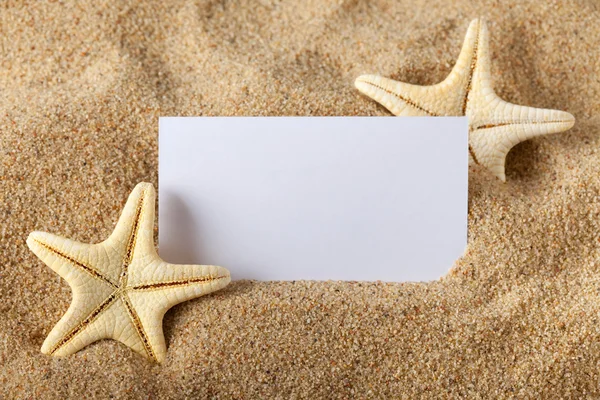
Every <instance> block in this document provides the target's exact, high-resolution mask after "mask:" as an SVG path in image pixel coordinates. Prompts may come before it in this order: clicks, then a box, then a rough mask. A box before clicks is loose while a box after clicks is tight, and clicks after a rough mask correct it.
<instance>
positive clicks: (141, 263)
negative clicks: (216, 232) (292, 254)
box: [27, 183, 230, 362]
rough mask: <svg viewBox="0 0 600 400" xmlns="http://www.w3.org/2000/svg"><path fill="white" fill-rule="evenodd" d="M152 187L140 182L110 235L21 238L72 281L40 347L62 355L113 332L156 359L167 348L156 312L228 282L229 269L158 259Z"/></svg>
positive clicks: (161, 313)
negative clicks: (96, 239)
mask: <svg viewBox="0 0 600 400" xmlns="http://www.w3.org/2000/svg"><path fill="white" fill-rule="evenodd" d="M154 204H155V194H154V188H153V187H152V185H151V184H149V183H140V184H138V185H137V186H136V187H135V189H134V190H133V192H132V193H131V195H130V196H129V199H128V200H127V204H125V208H124V209H123V213H122V214H121V217H120V218H119V222H118V223H117V226H116V228H115V230H114V231H113V233H112V234H111V235H110V237H109V238H108V239H107V240H105V241H104V242H102V243H98V244H86V243H79V242H75V241H73V240H69V239H65V238H62V237H60V236H55V235H52V234H50V233H45V232H32V233H31V234H30V235H29V237H28V238H27V245H28V246H29V248H30V249H31V251H33V252H34V253H35V254H36V255H37V256H38V257H39V258H40V259H41V260H42V261H43V262H44V263H46V265H48V266H49V267H50V268H52V269H53V270H54V271H55V272H56V273H58V274H59V275H60V276H61V277H62V278H63V279H65V280H66V281H67V282H68V283H69V285H70V286H71V290H72V292H73V301H72V303H71V306H70V307H69V309H68V310H67V312H66V314H65V315H64V316H63V317H62V319H61V320H60V321H59V322H58V323H57V324H56V326H55V327H54V328H53V329H52V331H51V332H50V334H49V335H48V337H47V338H46V340H45V341H44V344H43V346H42V352H43V353H46V354H51V355H55V356H65V355H69V354H72V353H75V352H76V351H78V350H80V349H82V348H83V347H85V346H87V345H88V344H90V343H93V342H95V341H97V340H99V339H104V338H112V339H115V340H118V341H120V342H122V343H124V344H125V345H127V346H129V347H131V348H132V349H134V350H135V351H137V352H138V353H140V354H142V355H144V356H146V357H148V358H149V359H151V360H153V361H157V362H162V361H163V360H164V358H165V354H166V351H167V350H166V346H165V339H164V336H163V330H162V319H163V316H164V314H165V312H166V311H167V310H168V309H169V308H171V307H172V306H174V305H175V304H177V303H181V302H183V301H186V300H190V299H193V298H196V297H199V296H202V295H204V294H207V293H211V292H214V291H215V290H218V289H221V288H222V287H224V286H226V285H227V284H228V283H229V281H230V276H229V271H227V270H226V269H225V268H222V267H216V266H212V265H211V266H208V265H177V264H169V263H167V262H165V261H163V260H162V259H161V258H160V257H159V256H158V254H157V253H156V249H155V248H154V229H153V228H154Z"/></svg>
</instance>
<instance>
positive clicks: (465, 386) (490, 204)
mask: <svg viewBox="0 0 600 400" xmlns="http://www.w3.org/2000/svg"><path fill="white" fill-rule="evenodd" d="M598 4H599V3H598V2H597V1H595V0H589V1H584V0H578V1H577V0H574V1H543V0H536V1H517V0H514V1H493V2H492V1H484V0H479V1H470V0H457V1H452V2H449V1H441V0H427V1H426V0H418V1H408V0H402V1H383V0H381V1H380V0H375V1H355V0H345V1H328V0H319V1H306V2H297V1H267V0H263V1H245V0H241V1H238V2H229V1H197V2H195V1H170V2H159V1H145V2H141V1H136V0H126V1H118V2H114V1H107V0H103V1H47V2H38V1H9V2H5V3H3V4H2V5H0V30H1V35H0V38H1V39H0V40H1V41H2V42H1V43H2V46H1V47H0V51H1V56H0V185H1V187H0V188H1V190H0V220H1V221H2V222H1V223H0V296H1V301H0V398H7V399H13V398H32V399H45V398H67V397H72V398H134V399H137V398H139V399H148V398H173V399H178V398H195V397H197V398H237V399H242V398H246V399H256V398H282V399H287V398H309V399H318V398H348V399H350V398H407V399H414V398H452V397H453V398H486V399H489V398H511V397H515V398H534V397H539V398H545V399H550V398H590V397H600V384H599V382H600V321H599V318H600V223H599V222H600V180H599V177H600V152H599V151H598V149H599V145H600V136H599V133H600V79H599V77H600V27H599V26H598V21H600V7H599V5H598ZM477 17H483V18H485V19H486V20H487V22H488V27H489V30H490V36H491V42H490V48H491V53H492V76H493V79H494V83H495V88H496V91H497V93H498V94H499V95H500V96H501V97H502V98H504V99H505V100H508V101H511V102H514V103H519V104H525V105H529V106H535V107H544V108H555V109H561V110H565V111H569V112H570V113H572V114H574V115H575V117H576V119H577V122H576V125H575V126H574V127H573V128H572V129H571V130H570V131H568V132H565V133H560V134H555V135H551V136H546V137H541V138H537V139H535V140H530V141H527V142H525V143H522V144H520V145H518V146H516V147H515V148H514V149H513V150H512V151H511V152H510V154H509V156H508V158H507V180H508V182H507V183H502V182H500V181H499V180H498V179H496V178H494V177H493V176H492V175H491V174H489V173H488V172H487V171H485V170H484V169H482V168H478V167H474V168H472V169H471V171H470V179H469V197H470V198H469V246H468V248H467V251H466V253H465V256H464V257H463V258H461V259H460V260H458V261H457V262H456V264H455V265H454V266H451V265H449V266H448V268H449V269H450V272H449V273H448V275H447V276H445V277H444V278H442V279H441V280H440V281H437V282H431V283H381V282H368V283H367V282H363V283H360V282H310V281H302V282H254V281H236V282H233V283H232V284H231V285H230V286H228V287H227V288H225V289H224V290H222V291H220V292H217V293H215V294H213V295H209V296H206V297H202V298H199V299H196V300H192V301H189V302H186V303H183V304H181V305H179V306H176V307H174V308H173V309H171V310H170V311H169V312H168V313H167V314H166V316H165V319H164V329H165V337H166V340H167V346H168V353H167V359H166V361H165V362H164V364H162V365H156V364H150V363H148V362H147V361H146V360H145V359H144V358H143V357H141V356H140V355H138V354H136V353H134V352H133V351H131V350H130V349H129V348H127V347H125V346H124V345H122V344H121V343H118V342H116V341H110V340H103V341H100V342H97V343H95V344H93V345H91V346H89V347H87V348H85V349H84V350H82V351H80V352H78V353H76V354H74V355H72V356H69V357H66V358H53V357H49V356H46V355H44V354H42V353H41V352H40V347H41V345H42V342H43V340H44V338H45V337H46V335H47V334H48V332H49V331H50V330H51V329H52V327H53V326H54V325H55V324H56V322H57V321H58V320H59V319H60V317H61V316H62V315H63V313H64V312H65V311H66V310H67V308H68V306H69V304H70V301H71V293H70V289H69V286H68V285H67V284H66V282H65V281H63V280H61V279H60V278H59V277H58V275H56V274H55V273H54V272H52V271H51V270H50V269H49V268H48V267H46V266H45V265H44V264H43V263H42V262H41V261H39V260H38V259H37V258H36V257H35V256H34V255H33V253H31V252H30V251H29V250H28V248H27V246H26V245H25V239H26V237H27V235H28V234H29V232H31V231H33V230H44V231H48V232H52V233H56V234H60V235H63V236H66V237H69V238H73V239H76V240H80V241H85V242H98V241H101V240H103V239H105V238H106V237H107V236H108V234H109V233H110V232H111V231H112V228H113V226H114V224H115V223H116V220H117V218H118V216H119V213H120V211H121V207H122V206H123V205H124V202H125V200H126V198H127V195H128V194H129V192H130V190H131V189H132V188H133V187H134V186H135V184H136V183H138V182H140V181H149V182H152V183H154V184H155V185H156V184H157V133H158V117H159V116H164V115H389V113H388V112H387V111H386V110H385V109H384V108H383V107H381V106H379V105H378V104H376V103H375V102H374V101H372V100H370V99H368V98H366V97H364V96H361V95H360V94H359V92H358V91H357V90H356V89H355V88H354V85H353V82H354V79H355V78H356V77H357V76H358V75H361V74H365V73H375V74H380V75H383V76H388V77H392V78H394V79H398V80H403V81H408V82H411V83H416V84H431V83H436V82H438V81H441V80H442V79H443V78H444V77H445V76H446V74H447V73H448V72H449V71H450V69H451V67H452V65H453V64H454V61H455V59H456V57H457V56H458V53H459V51H460V48H461V45H462V41H463V38H464V35H465V32H466V29H467V26H468V24H469V22H470V21H471V20H472V19H473V18H477ZM398 184H402V183H401V182H399V183H398ZM399 245H400V244H399ZM431 251H435V249H431ZM281 267H282V268H285V266H284V265H282V266H281ZM234 278H235V277H234Z"/></svg>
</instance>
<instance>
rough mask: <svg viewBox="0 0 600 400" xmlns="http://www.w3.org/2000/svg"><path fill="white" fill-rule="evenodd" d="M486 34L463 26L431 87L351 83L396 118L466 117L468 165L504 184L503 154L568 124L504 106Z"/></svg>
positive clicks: (479, 24) (553, 114)
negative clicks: (458, 43)
mask: <svg viewBox="0 0 600 400" xmlns="http://www.w3.org/2000/svg"><path fill="white" fill-rule="evenodd" d="M488 41H489V40H488V30H487V27H486V25H485V23H484V22H483V21H481V20H478V19H476V20H474V21H472V22H471V24H470V25H469V30H468V31H467V36H466V38H465V42H464V44H463V47H462V50H461V52H460V56H459V57H458V60H457V62H456V65H455V66H454V68H453V69H452V71H451V72H450V75H448V77H447V78H446V79H445V80H444V81H443V82H440V83H438V84H436V85H431V86H417V85H411V84H408V83H404V82H397V81H394V80H391V79H386V78H382V77H380V76H375V75H362V76H359V77H358V78H357V79H356V82H355V85H356V87H357V88H358V90H360V91H361V92H362V93H364V94H366V95H367V96H369V97H371V98H373V99H374V100H376V101H377V102H379V103H381V104H382V105H383V106H385V107H386V108H387V109H388V110H390V111H391V112H392V113H393V114H395V115H398V116H465V115H466V116H467V117H468V118H469V162H470V163H475V164H481V165H483V166H485V167H486V168H488V169H489V170H490V171H491V172H492V173H493V174H494V175H496V176H497V177H498V178H500V179H501V180H502V181H505V180H506V176H505V174H504V163H505V159H506V154H508V151H509V150H510V149H511V148H512V147H513V146H514V145H516V144H517V143H519V142H522V141H524V140H527V139H531V138H532V137H535V136H539V135H545V134H549V133H555V132H561V131H564V130H567V129H569V128H571V127H572V126H573V124H574V123H575V119H574V118H573V116H572V115H571V114H569V113H567V112H563V111H557V110H546V109H541V108H532V107H525V106H519V105H516V104H511V103H508V102H506V101H504V100H502V99H501V98H499V97H498V96H497V95H496V94H495V93H494V90H493V88H492V83H491V77H490V53H489V50H488Z"/></svg>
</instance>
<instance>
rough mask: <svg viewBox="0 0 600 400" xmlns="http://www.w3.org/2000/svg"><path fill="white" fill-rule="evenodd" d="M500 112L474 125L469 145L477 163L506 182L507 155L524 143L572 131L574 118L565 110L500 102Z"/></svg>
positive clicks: (498, 108)
mask: <svg viewBox="0 0 600 400" xmlns="http://www.w3.org/2000/svg"><path fill="white" fill-rule="evenodd" d="M495 109H496V110H498V111H497V112H496V113H495V114H494V115H493V116H492V118H490V119H489V120H487V122H485V123H482V122H480V123H479V124H476V125H473V126H472V128H471V129H472V131H471V134H470V146H471V148H472V151H473V153H474V155H475V158H474V159H473V161H474V162H477V163H480V164H482V165H483V166H485V167H487V168H488V169H489V170H490V171H491V172H492V173H493V174H494V175H495V176H496V177H498V178H499V179H500V180H502V181H505V180H506V175H505V159H506V155H507V154H508V152H509V151H510V149H511V148H513V147H514V146H515V145H516V144H518V143H520V142H523V141H525V140H528V139H531V138H534V137H537V136H541V135H547V134H551V133H557V132H562V131H565V130H567V129H570V128H571V127H572V126H573V124H574V123H575V118H574V117H573V116H572V115H571V114H569V113H567V112H564V111H558V110H549V109H541V108H533V107H525V106H519V105H515V104H510V103H507V102H505V101H502V100H499V105H498V107H496V108H495Z"/></svg>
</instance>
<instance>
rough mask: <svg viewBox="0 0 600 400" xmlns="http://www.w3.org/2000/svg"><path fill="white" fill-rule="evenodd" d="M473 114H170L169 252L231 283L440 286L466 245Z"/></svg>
mask: <svg viewBox="0 0 600 400" xmlns="http://www.w3.org/2000/svg"><path fill="white" fill-rule="evenodd" d="M467 152H468V126H467V119H466V118H464V117H462V118H456V117H448V118H446V117H444V118H424V117H423V118H421V117H409V118H398V117H248V118H246V117H164V118H160V129H159V253H160V256H161V257H162V258H163V259H165V260H166V261H169V262H174V263H187V264H213V265H220V266H223V267H225V268H227V269H229V271H231V275H232V279H234V280H235V279H258V280H300V279H311V280H329V279H333V280H367V281H375V280H382V281H428V280H433V279H438V278H439V277H441V276H442V275H444V274H445V273H446V272H447V271H448V270H449V269H450V267H451V266H452V265H453V263H454V261H455V260H456V259H457V258H458V257H460V256H461V255H462V253H463V251H464V249H465V246H466V243H467V182H468V177H467V175H468V153H467Z"/></svg>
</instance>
